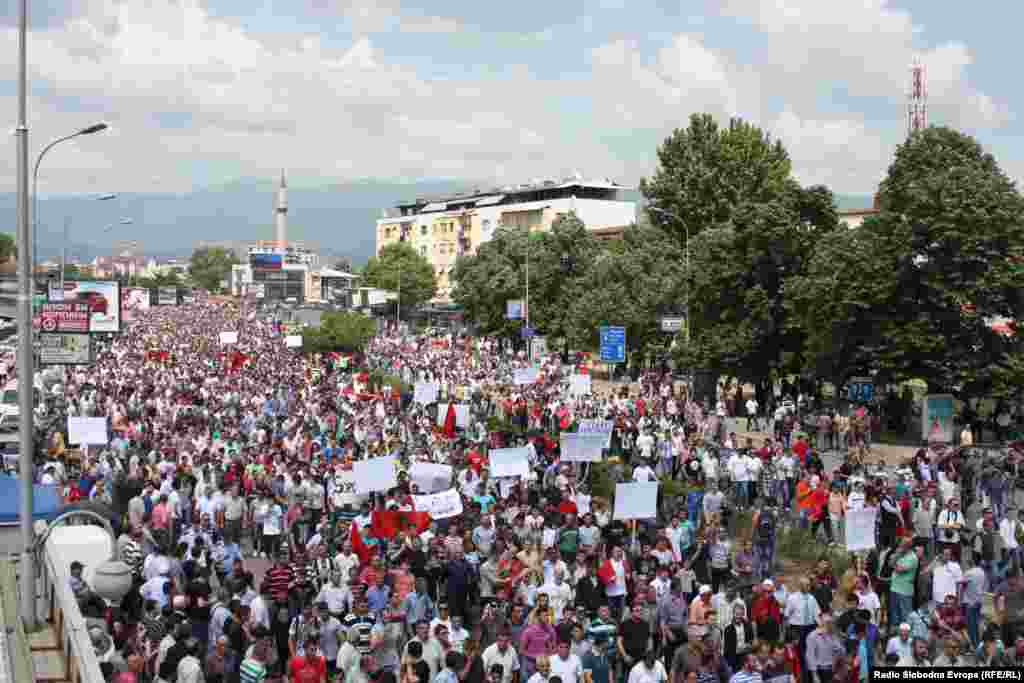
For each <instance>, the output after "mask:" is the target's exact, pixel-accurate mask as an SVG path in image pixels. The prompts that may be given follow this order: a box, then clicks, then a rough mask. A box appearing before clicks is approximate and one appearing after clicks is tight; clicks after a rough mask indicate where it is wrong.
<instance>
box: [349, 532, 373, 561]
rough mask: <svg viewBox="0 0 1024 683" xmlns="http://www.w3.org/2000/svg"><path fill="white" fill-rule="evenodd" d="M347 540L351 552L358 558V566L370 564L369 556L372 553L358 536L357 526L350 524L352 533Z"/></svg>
mask: <svg viewBox="0 0 1024 683" xmlns="http://www.w3.org/2000/svg"><path fill="white" fill-rule="evenodd" d="M349 540H350V541H352V552H354V553H355V554H356V556H357V557H358V558H359V564H360V565H364V564H368V563H369V562H370V555H372V554H373V551H371V550H370V547H369V546H368V545H366V543H364V542H363V537H362V536H361V535H360V534H359V525H358V524H356V523H355V522H352V531H351V534H350V536H349Z"/></svg>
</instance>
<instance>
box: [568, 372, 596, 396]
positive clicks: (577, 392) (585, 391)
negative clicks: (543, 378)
mask: <svg viewBox="0 0 1024 683" xmlns="http://www.w3.org/2000/svg"><path fill="white" fill-rule="evenodd" d="M590 391H591V388H590V375H572V376H570V377H569V394H570V395H572V396H589V395H590Z"/></svg>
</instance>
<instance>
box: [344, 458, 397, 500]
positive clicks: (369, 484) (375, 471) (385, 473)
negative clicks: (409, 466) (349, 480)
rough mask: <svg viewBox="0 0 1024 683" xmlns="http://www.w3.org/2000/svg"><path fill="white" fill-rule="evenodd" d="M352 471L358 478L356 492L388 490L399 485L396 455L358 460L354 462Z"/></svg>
mask: <svg viewBox="0 0 1024 683" xmlns="http://www.w3.org/2000/svg"><path fill="white" fill-rule="evenodd" d="M352 473H353V474H354V475H355V479H356V493H373V492H374V491H387V490H389V489H393V488H394V487H396V486H398V475H397V472H396V471H395V458H394V456H390V455H387V456H384V457H383V458H370V459H369V460H357V461H356V462H354V463H352Z"/></svg>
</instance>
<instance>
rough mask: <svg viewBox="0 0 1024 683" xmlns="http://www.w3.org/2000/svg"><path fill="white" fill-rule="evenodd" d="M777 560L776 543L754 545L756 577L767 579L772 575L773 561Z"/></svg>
mask: <svg viewBox="0 0 1024 683" xmlns="http://www.w3.org/2000/svg"><path fill="white" fill-rule="evenodd" d="M773 559H775V541H774V540H772V541H769V542H767V543H761V542H758V543H755V544H754V575H755V576H757V578H759V579H762V580H764V579H767V578H768V577H770V576H771V575H772V560H773Z"/></svg>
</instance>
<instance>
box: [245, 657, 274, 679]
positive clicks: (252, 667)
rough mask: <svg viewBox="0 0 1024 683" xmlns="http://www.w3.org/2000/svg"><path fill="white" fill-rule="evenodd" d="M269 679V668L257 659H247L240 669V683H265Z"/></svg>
mask: <svg viewBox="0 0 1024 683" xmlns="http://www.w3.org/2000/svg"><path fill="white" fill-rule="evenodd" d="M266 678H267V667H266V666H264V665H263V664H262V663H261V662H258V661H256V660H255V659H251V658H248V657H247V658H246V659H244V660H243V661H242V665H241V666H240V667H239V668H238V680H239V681H240V683H263V681H264V680H265V679H266Z"/></svg>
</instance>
